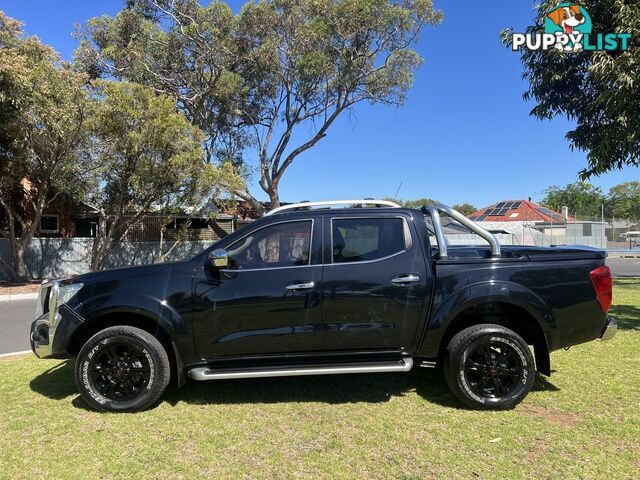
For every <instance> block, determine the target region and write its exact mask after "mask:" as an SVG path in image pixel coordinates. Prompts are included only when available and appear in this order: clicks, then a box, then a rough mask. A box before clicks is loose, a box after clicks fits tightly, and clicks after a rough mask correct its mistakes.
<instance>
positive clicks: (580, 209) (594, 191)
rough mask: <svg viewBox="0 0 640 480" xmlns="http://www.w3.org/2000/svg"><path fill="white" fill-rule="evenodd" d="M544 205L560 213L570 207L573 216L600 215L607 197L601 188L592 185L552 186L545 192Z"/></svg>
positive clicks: (584, 183) (578, 183) (579, 183)
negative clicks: (563, 208)
mask: <svg viewBox="0 0 640 480" xmlns="http://www.w3.org/2000/svg"><path fill="white" fill-rule="evenodd" d="M544 193H545V197H544V198H543V200H542V202H541V203H542V205H544V206H545V207H547V208H550V209H552V210H555V211H557V212H559V211H560V210H561V209H562V207H569V212H570V213H571V214H572V215H575V214H579V215H589V216H596V215H600V212H601V209H602V205H603V204H604V202H605V196H604V194H603V193H602V189H601V188H600V187H594V186H593V185H591V184H590V183H586V182H577V183H571V184H569V185H567V186H565V187H559V186H555V185H554V186H552V187H549V188H547V189H546V190H545V191H544Z"/></svg>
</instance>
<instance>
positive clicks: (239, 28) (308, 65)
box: [77, 0, 441, 210]
mask: <svg viewBox="0 0 640 480" xmlns="http://www.w3.org/2000/svg"><path fill="white" fill-rule="evenodd" d="M128 5H129V6H128V8H125V9H124V10H122V11H121V12H120V13H118V15H116V16H115V17H100V18H95V19H92V20H91V21H90V22H89V23H88V25H87V28H86V30H85V31H84V32H83V33H82V34H81V45H80V48H79V49H78V52H77V59H78V63H79V64H80V65H82V66H83V68H84V69H85V70H86V71H88V72H90V73H92V74H93V75H101V76H105V75H106V76H114V77H116V78H120V79H127V80H131V81H136V82H140V83H143V84H146V85H150V86H151V87H153V88H154V89H155V90H156V91H158V92H162V93H166V94H168V95H171V96H172V97H173V98H174V99H175V100H176V102H177V104H178V106H179V108H180V109H181V111H182V112H183V113H184V114H185V115H186V116H187V118H188V119H189V120H190V121H191V122H192V123H193V124H195V125H197V126H198V127H200V128H201V129H202V130H203V131H204V132H205V134H206V139H205V150H206V152H207V158H208V159H209V160H210V161H219V162H232V164H233V166H234V167H235V168H236V171H238V172H240V173H242V174H243V175H245V177H246V178H250V177H251V175H252V174H253V172H254V170H253V169H252V168H250V165H249V163H247V162H246V161H245V154H246V151H245V150H246V149H247V148H248V147H250V148H251V149H252V153H254V155H253V157H254V158H256V160H257V165H255V166H256V168H257V173H258V176H259V185H260V187H261V188H262V190H264V191H265V192H266V193H267V194H268V196H269V199H270V202H271V207H277V206H278V205H279V203H280V199H279V194H278V186H279V183H280V181H281V179H282V177H283V174H284V172H285V171H286V169H287V168H288V167H289V166H290V165H291V163H292V162H293V161H294V160H295V159H296V158H297V157H298V156H299V155H300V154H302V153H303V152H305V151H306V150H308V149H310V148H312V147H313V146H314V145H316V144H317V143H318V142H319V141H320V140H321V139H322V138H323V137H324V136H325V135H326V133H327V131H328V129H329V127H330V126H331V125H332V124H333V122H334V121H335V120H336V118H338V117H339V116H340V115H341V114H342V113H343V112H345V111H348V110H350V109H351V108H352V107H353V106H354V105H356V104H357V103H359V102H362V101H367V102H369V103H371V104H378V103H382V104H388V105H400V104H402V103H403V102H404V99H405V96H406V92H407V91H408V89H409V88H410V86H411V84H412V81H413V72H414V71H415V69H416V68H417V67H418V66H419V65H420V63H421V57H420V56H419V55H418V53H417V52H415V51H414V50H412V49H411V46H412V45H413V44H414V43H415V41H416V39H417V36H418V35H419V33H420V31H421V30H422V28H423V27H424V25H426V24H436V23H438V22H439V21H440V18H441V15H440V13H439V12H437V11H436V10H434V9H433V6H432V3H431V0H402V1H390V0H339V1H334V0H263V1H260V2H257V3H254V2H249V3H247V4H246V5H245V6H244V8H243V9H242V10H241V12H240V13H239V14H237V15H234V14H233V13H232V12H231V10H230V8H229V7H228V6H227V5H226V4H224V3H221V2H212V3H210V4H209V5H207V6H201V5H200V4H199V3H198V2H197V1H196V0H171V1H169V0H137V1H131V2H128ZM303 125H304V126H305V127H303ZM309 127H310V128H311V129H312V134H311V135H310V136H309V137H308V138H306V139H303V140H299V138H300V135H302V134H300V135H298V136H297V135H294V132H306V131H308V130H309ZM294 138H295V139H296V141H295V143H294ZM234 193H235V194H236V195H238V196H240V197H241V198H243V199H245V200H250V201H251V202H252V203H253V204H254V206H255V208H256V209H258V210H261V209H262V206H261V205H259V204H258V202H257V201H256V200H255V198H254V197H253V196H252V195H251V194H250V193H249V192H248V189H247V187H246V186H244V187H243V188H241V189H238V190H236V191H235V192H234Z"/></svg>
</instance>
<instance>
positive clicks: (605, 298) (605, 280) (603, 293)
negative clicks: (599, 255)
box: [589, 265, 613, 313]
mask: <svg viewBox="0 0 640 480" xmlns="http://www.w3.org/2000/svg"><path fill="white" fill-rule="evenodd" d="M589 276H590V277H591V283H593V288H594V289H595V291H596V295H597V297H598V301H599V302H600V308H602V311H603V312H604V313H607V312H608V311H609V307H611V302H612V300H613V285H612V282H611V270H610V269H609V267H607V266H606V265H602V266H601V267H598V268H596V269H595V270H592V271H591V272H590V273H589Z"/></svg>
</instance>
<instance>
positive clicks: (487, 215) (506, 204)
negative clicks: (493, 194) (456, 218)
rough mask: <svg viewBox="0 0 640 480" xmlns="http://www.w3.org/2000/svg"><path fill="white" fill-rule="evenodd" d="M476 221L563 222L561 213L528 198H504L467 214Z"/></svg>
mask: <svg viewBox="0 0 640 480" xmlns="http://www.w3.org/2000/svg"><path fill="white" fill-rule="evenodd" d="M469 218H470V219H471V220H474V221H476V222H556V223H557V222H564V221H566V219H565V218H564V217H563V216H562V214H560V213H558V212H554V211H553V210H550V209H548V208H546V207H543V206H542V205H538V204H537V203H535V202H532V201H530V200H504V201H501V202H498V203H495V204H493V205H490V206H488V207H485V208H483V209H481V210H478V211H477V212H474V213H472V214H471V215H469Z"/></svg>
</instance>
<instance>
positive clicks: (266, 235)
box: [193, 219, 323, 358]
mask: <svg viewBox="0 0 640 480" xmlns="http://www.w3.org/2000/svg"><path fill="white" fill-rule="evenodd" d="M314 223H317V222H314V221H313V220H310V219H305V220H292V221H283V222H275V223H270V224H267V225H266V226H263V227H260V226H258V227H254V228H253V230H250V231H249V233H247V234H246V235H244V236H243V237H242V238H240V239H239V240H237V241H235V242H234V243H233V244H231V245H229V246H228V247H227V248H226V249H227V251H228V252H229V257H230V264H229V268H226V269H222V270H219V269H215V268H213V267H212V266H211V265H210V264H209V263H208V262H206V263H205V264H204V265H203V266H202V268H201V269H200V271H196V274H195V279H194V308H193V319H194V330H195V335H196V344H197V348H198V352H199V354H200V355H201V356H202V357H204V358H214V357H219V356H236V355H238V356H252V355H262V354H287V353H293V352H313V351H320V350H322V348H323V328H322V317H321V313H320V294H319V290H318V287H319V285H320V282H321V279H322V265H321V262H320V255H321V252H320V248H321V247H320V244H321V242H320V241H313V239H314V238H317V239H318V240H319V239H320V236H319V232H320V231H321V225H320V224H319V223H318V224H317V225H314ZM249 228H251V227H249Z"/></svg>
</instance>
